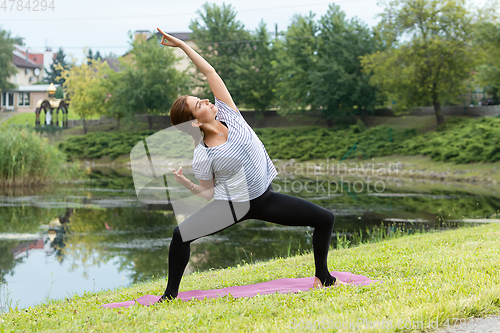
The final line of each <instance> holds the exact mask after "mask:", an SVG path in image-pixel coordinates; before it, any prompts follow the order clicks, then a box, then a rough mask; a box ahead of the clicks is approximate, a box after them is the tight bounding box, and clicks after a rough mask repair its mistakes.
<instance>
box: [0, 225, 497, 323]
mask: <svg viewBox="0 0 500 333" xmlns="http://www.w3.org/2000/svg"><path fill="white" fill-rule="evenodd" d="M499 257H500V224H489V225H483V226H480V227H475V228H463V229H458V230H453V231H447V232H442V233H430V234H420V235H418V234H417V235H412V236H404V237H402V238H398V239H392V240H388V241H383V242H380V243H374V244H364V245H361V246H358V247H353V248H347V249H342V250H331V251H330V255H329V267H330V268H331V269H332V270H340V271H350V272H353V273H357V274H363V275H366V276H368V277H370V278H373V279H380V280H383V283H377V284H372V285H370V286H365V287H356V286H342V287H337V288H325V289H321V290H314V291H310V292H302V293H298V294H287V295H278V294H274V295H265V296H258V297H253V298H241V299H233V298H231V297H224V298H220V299H208V300H203V301H190V302H182V301H179V300H176V301H174V302H170V303H163V304H159V305H156V306H152V307H142V306H132V307H130V308H129V309H124V308H118V309H103V308H101V307H100V306H101V305H102V304H105V303H109V302H117V301H124V300H129V299H132V298H136V297H138V296H141V295H144V294H160V293H161V292H162V291H163V289H164V286H165V281H164V280H162V279H160V280H155V281H152V282H148V283H143V284H140V285H134V286H132V287H130V288H120V289H117V290H111V291H105V292H99V293H86V294H85V295H83V296H74V297H71V298H68V299H65V300H60V301H53V302H50V303H48V304H41V305H39V306H36V307H32V308H29V309H26V310H12V311H11V312H9V313H7V314H4V315H2V316H1V319H2V320H3V323H1V324H0V331H2V332H4V331H5V332H10V331H23V330H26V331H102V332H104V331H105V332H119V331H120V332H122V331H192V330H197V331H216V332H219V331H245V332H254V331H265V332H268V331H291V330H293V328H300V327H301V328H303V329H304V328H307V327H312V325H316V326H315V327H316V329H318V328H327V327H328V326H325V325H331V326H330V327H332V328H333V325H334V324H335V323H340V322H349V321H351V322H354V323H357V322H358V320H362V321H363V323H369V322H372V323H374V322H380V321H385V322H386V323H390V327H389V328H387V326H386V327H385V328H384V329H374V328H372V327H370V325H367V326H363V325H361V324H360V325H359V326H358V329H357V330H356V331H359V332H396V331H403V332H412V331H413V332H419V331H429V330H428V329H427V328H428V327H429V324H431V327H432V325H435V323H436V322H435V321H436V320H437V323H438V324H439V326H443V325H444V324H446V323H448V325H453V323H454V319H453V318H470V317H479V316H486V315H489V314H494V313H500V282H499V281H500V262H499ZM313 272H314V264H313V259H312V255H311V254H305V255H301V256H296V257H291V258H287V259H275V260H272V261H269V262H261V263H256V264H252V265H244V266H240V267H235V268H229V269H224V270H214V271H208V272H201V273H195V274H192V275H189V276H186V277H185V278H184V280H183V283H182V284H181V291H183V290H192V289H208V288H223V287H227V286H235V285H244V284H249V283H258V282H263V281H268V280H271V279H278V278H286V277H306V276H311V275H312V274H313ZM399 322H401V323H403V325H404V324H406V325H407V327H411V328H403V329H402V330H398V329H397V325H398V323H399ZM420 322H422V324H423V325H424V328H423V329H421V326H420V325H421V324H420ZM308 325H309V326H308ZM319 325H323V326H319ZM400 326H402V325H400ZM330 331H331V330H330ZM333 331H335V330H333ZM339 331H340V332H350V331H353V329H350V328H347V329H340V330H339Z"/></svg>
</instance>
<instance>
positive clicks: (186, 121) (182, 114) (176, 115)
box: [170, 95, 202, 147]
mask: <svg viewBox="0 0 500 333" xmlns="http://www.w3.org/2000/svg"><path fill="white" fill-rule="evenodd" d="M188 97H189V96H188V95H183V96H180V97H179V98H177V100H176V101H175V102H174V104H173V105H172V107H171V108H170V121H171V122H172V125H174V126H175V127H176V128H178V129H179V130H180V131H182V132H184V133H186V134H189V135H191V137H192V138H193V140H194V146H195V147H196V146H197V145H198V144H199V143H200V141H201V138H202V136H201V133H202V130H201V129H200V128H198V127H193V126H191V121H192V120H194V119H195V117H194V116H193V112H192V111H191V109H190V108H189V105H188V103H187V98H188ZM179 124H183V125H182V126H177V125H179Z"/></svg>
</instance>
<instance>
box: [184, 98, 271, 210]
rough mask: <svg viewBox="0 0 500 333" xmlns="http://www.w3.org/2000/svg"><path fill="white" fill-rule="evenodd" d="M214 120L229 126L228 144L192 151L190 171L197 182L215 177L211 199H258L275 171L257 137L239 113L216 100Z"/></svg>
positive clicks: (202, 147)
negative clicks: (212, 197)
mask: <svg viewBox="0 0 500 333" xmlns="http://www.w3.org/2000/svg"><path fill="white" fill-rule="evenodd" d="M215 106H216V107H217V109H218V111H217V115H216V117H215V119H216V120H219V121H221V122H222V121H224V122H225V123H226V124H227V127H228V136H227V141H226V142H224V143H223V144H220V145H218V146H215V147H205V146H204V145H203V140H202V141H200V144H198V145H197V146H196V148H195V150H194V156H193V172H194V176H195V177H196V178H197V179H199V180H210V179H212V178H214V177H215V188H214V199H215V200H232V201H248V200H252V199H255V198H257V197H259V196H260V195H261V194H263V193H264V192H265V191H266V189H267V188H268V187H269V185H270V184H271V182H272V180H273V179H274V177H276V175H277V174H278V172H277V171H276V168H275V167H274V164H273V162H272V161H271V159H270V158H269V155H268V154H267V151H266V148H265V147H264V144H263V143H262V141H260V139H259V138H258V136H257V134H255V132H254V131H253V129H252V128H251V127H250V125H248V123H247V122H246V120H245V119H244V118H243V116H242V115H241V113H240V112H236V111H234V110H233V109H231V108H230V107H229V106H228V105H227V104H226V103H224V102H222V101H221V100H219V99H217V98H215Z"/></svg>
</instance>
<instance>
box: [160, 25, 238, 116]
mask: <svg viewBox="0 0 500 333" xmlns="http://www.w3.org/2000/svg"><path fill="white" fill-rule="evenodd" d="M157 29H158V31H159V32H160V33H161V34H162V35H163V38H162V40H161V44H162V45H165V46H171V47H179V48H181V49H182V50H183V51H184V53H186V55H187V56H188V57H189V59H191V61H192V62H193V63H194V64H195V66H196V67H198V69H199V70H200V71H201V72H202V73H203V75H205V77H206V78H207V81H208V85H209V86H210V89H211V90H212V93H213V94H214V96H215V97H217V98H218V99H220V100H221V101H223V102H224V103H226V104H227V105H228V106H229V107H230V108H232V109H233V110H234V111H236V112H238V110H237V108H236V105H235V104H234V102H233V98H232V97H231V94H230V93H229V91H228V90H227V87H226V85H225V84H224V81H222V79H221V78H220V76H219V74H217V72H216V71H215V69H214V68H213V67H212V65H210V64H209V63H208V61H206V60H205V59H203V57H202V56H200V55H199V54H198V53H197V52H196V51H195V50H193V49H192V48H191V47H190V46H189V45H187V44H186V43H185V42H183V41H181V40H180V39H178V38H175V37H173V36H170V35H169V34H166V33H164V32H163V31H161V30H160V28H157ZM165 40H166V42H165Z"/></svg>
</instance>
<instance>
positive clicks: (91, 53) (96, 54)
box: [87, 48, 102, 65]
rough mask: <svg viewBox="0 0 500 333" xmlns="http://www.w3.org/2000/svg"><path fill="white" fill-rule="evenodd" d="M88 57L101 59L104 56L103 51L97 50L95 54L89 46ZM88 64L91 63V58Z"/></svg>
mask: <svg viewBox="0 0 500 333" xmlns="http://www.w3.org/2000/svg"><path fill="white" fill-rule="evenodd" d="M87 59H95V60H99V59H102V56H101V53H99V51H97V52H96V53H95V55H94V54H93V52H92V49H91V48H89V51H88V53H87ZM87 65H90V60H89V62H88V63H87Z"/></svg>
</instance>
